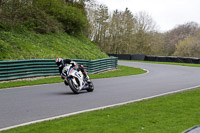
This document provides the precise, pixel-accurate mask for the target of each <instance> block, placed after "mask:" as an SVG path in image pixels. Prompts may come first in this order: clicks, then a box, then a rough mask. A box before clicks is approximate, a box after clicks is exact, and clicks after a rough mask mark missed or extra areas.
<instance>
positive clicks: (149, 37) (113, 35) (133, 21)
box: [86, 1, 200, 57]
mask: <svg viewBox="0 0 200 133" xmlns="http://www.w3.org/2000/svg"><path fill="white" fill-rule="evenodd" d="M86 9H87V13H88V22H89V28H88V34H87V36H88V38H90V39H91V40H93V41H94V42H95V43H97V44H98V45H99V47H100V48H101V49H102V50H103V51H104V52H106V53H109V54H111V53H114V54H147V55H163V56H172V55H176V56H194V55H195V56H197V57H199V56H198V54H193V52H192V50H189V51H188V52H189V53H188V54H181V52H179V51H177V50H178V49H180V47H178V46H179V45H178V43H180V41H183V40H184V39H185V38H188V37H190V36H196V35H197V34H198V33H200V28H199V25H198V24H197V23H195V22H187V23H185V24H182V25H178V26H176V27H175V28H173V29H172V30H170V31H168V32H164V33H163V32H162V33H161V32H159V31H158V28H157V25H156V23H155V22H154V20H153V19H152V18H151V16H150V15H149V14H148V13H146V12H139V13H135V14H133V13H132V12H131V11H130V10H128V8H126V9H125V11H118V10H115V11H113V12H111V13H109V12H108V7H107V6H106V5H99V4H98V3H95V2H93V1H90V3H89V4H88V5H87V7H86ZM186 45H189V44H188V43H187V44H185V45H184V46H183V45H182V46H183V47H182V48H185V49H186V47H191V45H190V46H186ZM197 45H199V44H198V41H197V42H196V46H192V47H191V48H197V50H193V51H194V52H195V53H197V52H198V51H199V47H198V46H197Z"/></svg>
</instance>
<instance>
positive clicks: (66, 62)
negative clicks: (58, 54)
mask: <svg viewBox="0 0 200 133" xmlns="http://www.w3.org/2000/svg"><path fill="white" fill-rule="evenodd" d="M69 64H72V67H75V68H76V69H77V70H78V71H81V72H82V73H83V76H84V79H85V80H86V81H89V77H88V75H87V73H86V71H85V69H84V67H83V65H79V64H77V63H75V62H74V61H72V60H70V59H64V60H63V61H62V63H61V64H60V65H59V66H58V67H59V72H60V74H61V78H62V79H64V78H65V74H64V73H63V72H62V70H63V68H64V67H65V66H67V65H69Z"/></svg>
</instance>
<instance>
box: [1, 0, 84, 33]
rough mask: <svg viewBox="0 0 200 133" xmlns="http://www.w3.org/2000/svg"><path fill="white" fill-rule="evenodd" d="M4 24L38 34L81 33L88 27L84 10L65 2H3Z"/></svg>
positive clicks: (56, 0) (27, 0) (2, 20)
mask: <svg viewBox="0 0 200 133" xmlns="http://www.w3.org/2000/svg"><path fill="white" fill-rule="evenodd" d="M0 6H1V7H2V8H1V9H2V11H1V12H0V29H4V26H2V24H7V25H9V26H10V27H14V28H16V27H25V28H26V29H28V30H30V31H35V32H37V33H59V32H63V31H66V32H67V33H74V34H77V33H80V32H82V31H83V30H84V29H85V28H86V27H87V17H86V14H85V12H84V10H83V9H79V8H76V7H72V6H69V5H66V3H65V2H64V1H63V0H12V1H10V0H3V4H1V5H0Z"/></svg>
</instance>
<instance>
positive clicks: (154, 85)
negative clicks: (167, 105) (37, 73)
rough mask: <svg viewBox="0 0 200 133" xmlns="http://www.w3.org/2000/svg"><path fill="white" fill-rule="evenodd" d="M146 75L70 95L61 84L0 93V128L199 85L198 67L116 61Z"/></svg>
mask: <svg viewBox="0 0 200 133" xmlns="http://www.w3.org/2000/svg"><path fill="white" fill-rule="evenodd" d="M118 64H119V65H125V66H131V67H140V68H143V69H147V70H149V73H146V74H141V75H133V76H125V77H116V78H106V79H95V80H92V81H93V83H94V85H95V90H94V92H90V93H88V92H83V93H80V94H78V95H76V94H73V93H72V91H71V90H70V89H69V87H66V86H65V85H64V83H56V84H48V85H36V86H28V87H16V88H11V89H2V90H0V129H3V128H7V127H10V126H15V125H19V124H23V123H27V122H31V121H37V120H42V119H46V118H51V117H55V116H60V115H64V114H70V113H73V112H79V111H83V110H89V109H93V108H99V107H104V106H109V105H113V104H118V103H123V102H127V101H133V100H137V99H142V98H147V97H152V96H156V95H162V94H166V93H170V92H174V91H179V90H183V89H185V88H191V87H195V86H199V85H200V68H198V67H185V66H175V65H162V64H150V63H137V62H125V61H119V63H118Z"/></svg>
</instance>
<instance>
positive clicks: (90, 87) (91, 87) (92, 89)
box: [87, 81, 94, 92]
mask: <svg viewBox="0 0 200 133" xmlns="http://www.w3.org/2000/svg"><path fill="white" fill-rule="evenodd" d="M88 84H89V88H88V89H87V91H88V92H93V91H94V84H93V83H92V81H91V82H89V83H88Z"/></svg>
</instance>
